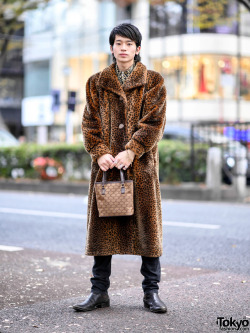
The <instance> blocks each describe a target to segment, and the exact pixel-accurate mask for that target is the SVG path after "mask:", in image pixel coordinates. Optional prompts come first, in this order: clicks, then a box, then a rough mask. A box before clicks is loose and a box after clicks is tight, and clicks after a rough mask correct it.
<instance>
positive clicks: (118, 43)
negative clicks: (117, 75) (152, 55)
mask: <svg viewBox="0 0 250 333" xmlns="http://www.w3.org/2000/svg"><path fill="white" fill-rule="evenodd" d="M140 49H141V47H140V46H138V47H136V44H135V42H134V41H132V40H131V39H129V38H127V37H122V36H119V35H116V36H115V42H114V45H113V46H112V45H111V46H110V50H111V52H112V53H113V54H114V56H115V58H116V62H117V64H119V63H123V64H125V63H127V64H129V63H131V65H132V64H133V61H134V57H135V55H136V54H139V52H140Z"/></svg>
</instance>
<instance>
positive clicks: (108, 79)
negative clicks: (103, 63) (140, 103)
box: [99, 62, 147, 97]
mask: <svg viewBox="0 0 250 333" xmlns="http://www.w3.org/2000/svg"><path fill="white" fill-rule="evenodd" d="M146 80H147V68H146V66H144V65H143V64H142V63H141V62H138V63H137V64H136V66H135V68H134V70H133V72H132V73H131V74H130V76H129V77H128V78H127V80H126V81H125V83H124V84H123V86H122V85H121V83H120V82H119V80H118V77H117V75H116V71H115V64H111V65H110V66H109V67H107V68H105V69H104V70H103V71H102V72H101V74H100V77H99V85H100V86H101V87H102V88H103V89H107V90H111V91H112V92H114V93H115V94H117V95H121V96H123V97H126V95H125V91H128V90H130V89H133V88H135V87H139V86H142V85H145V84H146Z"/></svg>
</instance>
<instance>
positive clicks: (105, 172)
mask: <svg viewBox="0 0 250 333" xmlns="http://www.w3.org/2000/svg"><path fill="white" fill-rule="evenodd" d="M120 178H121V184H122V185H121V193H122V194H125V186H124V183H125V176H124V171H123V170H122V169H120ZM106 182H107V171H103V174H102V194H105V187H104V185H105V183H106Z"/></svg>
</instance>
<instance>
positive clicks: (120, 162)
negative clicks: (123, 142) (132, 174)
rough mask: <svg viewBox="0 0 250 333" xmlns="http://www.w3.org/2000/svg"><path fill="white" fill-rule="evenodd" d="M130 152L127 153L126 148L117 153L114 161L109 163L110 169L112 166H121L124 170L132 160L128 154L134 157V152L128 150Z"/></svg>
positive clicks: (118, 167) (119, 167)
mask: <svg viewBox="0 0 250 333" xmlns="http://www.w3.org/2000/svg"><path fill="white" fill-rule="evenodd" d="M129 152H131V153H130V154H128V152H127V151H126V150H124V151H122V152H120V153H119V154H118V155H116V157H115V160H114V162H113V163H112V164H111V167H110V169H112V168H113V167H114V166H115V167H116V168H117V169H121V168H123V170H126V169H127V168H128V167H129V166H130V164H131V163H132V162H133V160H131V158H130V156H133V157H132V158H133V159H134V156H135V153H134V152H133V151H132V150H129Z"/></svg>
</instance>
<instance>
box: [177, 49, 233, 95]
mask: <svg viewBox="0 0 250 333" xmlns="http://www.w3.org/2000/svg"><path fill="white" fill-rule="evenodd" d="M236 70H237V60H236V58H235V57H229V56H216V55H199V56H186V57H184V59H183V79H182V85H181V97H182V98H184V99H218V98H224V99H234V98H235V90H236V89H235V85H236Z"/></svg>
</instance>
